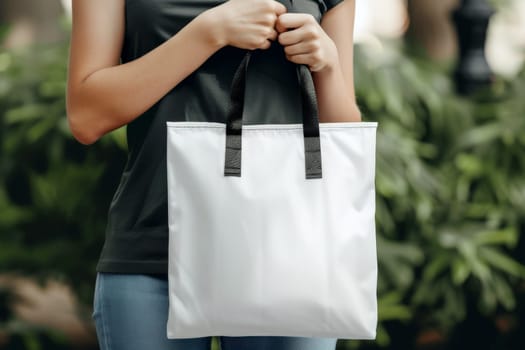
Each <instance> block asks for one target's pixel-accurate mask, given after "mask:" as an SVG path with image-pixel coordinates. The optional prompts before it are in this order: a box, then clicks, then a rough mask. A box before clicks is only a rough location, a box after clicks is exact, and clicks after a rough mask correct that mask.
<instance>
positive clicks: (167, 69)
mask: <svg viewBox="0 0 525 350" xmlns="http://www.w3.org/2000/svg"><path fill="white" fill-rule="evenodd" d="M214 21H215V19H214V17H213V15H210V13H209V12H208V11H205V12H203V13H202V14H201V15H199V16H197V17H196V18H195V19H194V20H193V21H191V22H190V23H189V24H188V25H186V26H185V27H184V28H183V29H181V30H180V31H179V32H178V33H177V34H176V35H174V36H173V37H172V38H170V39H169V40H167V41H166V42H164V43H163V44H161V45H159V46H158V47H156V48H155V49H153V50H152V51H150V52H148V53H147V54H145V55H144V56H142V57H140V58H137V59H135V60H133V61H131V62H128V63H125V64H120V65H115V66H112V67H107V68H103V69H100V70H97V71H95V72H94V73H92V74H90V75H89V76H87V77H86V78H84V79H83V80H82V81H81V82H78V83H77V84H76V85H75V88H69V89H68V96H67V114H68V120H69V123H70V127H71V130H72V132H73V135H74V136H75V137H76V138H77V139H78V140H79V141H80V142H82V143H84V144H91V143H93V142H95V141H96V140H98V139H99V138H100V137H101V136H103V135H104V134H106V133H107V132H109V131H111V130H114V129H116V128H119V127H121V126H123V125H125V124H128V123H129V122H130V121H132V120H134V119H135V118H137V117H138V116H139V115H141V114H142V113H144V112H145V111H146V110H148V109H149V108H150V107H151V106H152V105H154V104H155V103H156V102H157V101H158V100H159V99H160V98H162V96H164V95H165V94H166V93H168V92H169V91H170V90H171V89H172V88H173V87H174V86H176V85H177V84H178V83H179V82H181V81H182V80H184V79H185V78H186V77H187V76H188V75H190V74H191V73H192V72H194V71H195V70H196V69H197V68H198V67H199V66H200V65H202V64H203V63H204V62H205V61H206V60H207V59H208V58H209V57H210V56H211V55H212V54H214V53H215V52H216V51H217V50H218V49H220V48H221V46H223V45H224V44H223V43H222V42H221V40H219V38H216V37H215V35H214V32H213V27H214ZM68 84H69V82H68Z"/></svg>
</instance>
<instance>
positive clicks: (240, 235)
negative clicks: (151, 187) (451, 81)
mask: <svg viewBox="0 0 525 350" xmlns="http://www.w3.org/2000/svg"><path fill="white" fill-rule="evenodd" d="M167 124H168V128H167V132H168V135H167V136H168V145H167V171H168V207H169V231H170V232H169V235H170V237H169V301H170V307H169V318H168V324H167V335H168V338H191V337H202V336H214V335H222V336H254V335H273V336H307V337H337V338H343V339H373V338H375V333H376V325H377V292H376V290H377V288H376V285H377V254H376V240H375V186H374V183H375V141H376V129H377V123H376V122H339V123H320V124H319V125H320V127H319V129H320V142H321V155H322V172H323V173H322V178H321V179H305V164H304V162H305V161H304V139H303V130H302V125H301V124H275V125H274V124H271V125H268V124H266V125H244V126H243V127H242V129H243V130H242V162H241V177H235V176H224V158H225V154H224V152H225V138H226V136H225V129H226V127H225V124H221V123H212V122H187V121H186V122H168V123H167Z"/></svg>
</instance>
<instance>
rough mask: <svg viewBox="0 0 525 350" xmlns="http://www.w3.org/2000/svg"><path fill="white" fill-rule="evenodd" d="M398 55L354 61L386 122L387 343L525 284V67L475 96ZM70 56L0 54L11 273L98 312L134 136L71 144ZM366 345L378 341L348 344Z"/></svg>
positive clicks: (383, 270)
mask: <svg viewBox="0 0 525 350" xmlns="http://www.w3.org/2000/svg"><path fill="white" fill-rule="evenodd" d="M387 53H388V55H385V53H383V54H382V55H377V54H371V53H369V52H366V51H365V50H363V49H360V50H358V52H357V56H356V88H357V90H356V92H357V96H358V101H359V104H360V106H361V109H362V111H363V112H364V115H365V119H367V120H377V121H379V129H378V137H377V142H378V144H377V177H376V185H377V186H376V187H377V194H378V197H377V230H378V239H377V243H378V253H379V263H380V266H379V267H380V275H379V290H378V295H379V310H380V312H379V318H380V327H379V330H378V339H377V342H376V344H379V345H382V346H386V345H388V344H389V343H390V342H391V341H393V340H394V338H395V337H396V334H394V333H392V332H391V331H390V326H391V325H392V324H415V328H416V329H417V330H424V329H427V328H438V329H440V330H442V331H444V332H447V331H449V330H451V329H452V328H453V327H454V326H455V325H457V324H458V322H460V321H462V320H464V319H465V317H466V315H467V311H468V304H469V301H473V302H474V304H475V305H477V308H478V309H479V310H480V311H481V312H483V313H484V314H485V315H487V317H490V315H493V314H494V313H495V312H496V311H497V310H499V309H507V310H511V311H512V310H513V309H515V308H516V306H517V300H516V294H515V293H516V292H515V287H516V286H517V285H518V283H519V281H523V280H524V278H525V268H524V267H523V266H522V265H521V264H520V263H518V260H519V259H522V257H520V256H518V255H517V251H516V250H515V249H516V246H517V244H518V242H519V241H520V238H521V236H520V235H521V232H522V230H523V227H524V221H525V220H524V218H525V178H524V177H523V176H522V174H523V173H524V171H525V157H523V155H524V151H525V133H524V132H523V130H525V128H524V127H525V125H524V124H525V119H524V118H523V117H522V115H520V113H521V112H522V111H524V110H525V105H524V104H525V98H524V97H525V73H524V74H522V75H521V76H520V77H519V78H518V79H515V81H513V82H512V83H509V82H505V81H497V82H496V84H495V85H494V88H493V89H492V90H491V91H488V92H486V93H485V94H484V95H480V96H477V97H476V98H474V99H470V100H466V99H463V98H461V97H458V96H457V95H456V94H455V92H454V89H453V84H452V81H451V80H450V77H449V74H448V72H447V71H446V70H442V69H439V68H436V67H435V65H433V64H431V63H430V62H428V61H425V60H421V59H418V58H415V57H411V56H407V55H404V54H400V53H399V50H393V51H392V52H390V51H388V52H387ZM67 56H68V53H67V47H66V46H58V47H39V48H38V49H36V50H35V49H33V50H31V51H28V52H8V51H0V115H1V117H0V152H1V157H0V184H1V186H0V241H1V242H2V243H1V247H0V269H1V270H0V271H1V272H5V271H9V272H19V273H24V274H33V275H37V276H42V275H43V276H47V275H53V276H55V277H56V276H58V277H59V278H61V279H63V280H65V281H66V282H68V283H70V284H71V285H72V286H73V287H74V288H75V290H76V292H77V293H78V295H79V296H80V297H81V300H82V301H83V303H84V304H90V303H91V300H92V299H91V298H92V290H93V284H94V274H95V264H96V260H97V258H98V254H99V252H100V249H101V247H102V243H103V237H104V229H105V220H106V211H107V208H108V205H109V202H110V200H111V196H112V194H113V191H114V190H115V188H116V185H117V182H118V179H119V175H120V171H121V170H122V167H123V164H124V162H125V157H126V156H125V152H124V148H125V147H124V146H125V142H124V141H123V138H122V136H123V134H122V130H121V131H119V132H118V133H115V134H112V135H109V136H106V137H104V138H103V139H102V140H101V141H99V142H97V143H96V144H95V145H93V146H90V147H85V146H82V145H80V144H79V143H77V142H76V141H74V140H73V139H72V137H71V135H70V133H69V130H68V126H67V120H66V111H65V97H64V96H65V88H66V69H67V66H66V62H67V61H66V60H67ZM377 57H389V59H388V60H384V59H383V60H382V61H380V60H379V59H378V58H377ZM6 295H7V294H6V293H5V291H3V290H0V310H1V311H2V315H5V312H4V311H8V310H9V309H8V308H6V305H5V304H6V303H7V300H8V298H7V297H6ZM2 324H11V325H12V324H13V323H12V320H10V319H9V318H8V317H4V316H3V317H2V318H1V319H0V326H1V325H2ZM411 336H412V337H413V338H414V337H415V336H416V335H415V334H412V335H411ZM38 337H39V335H35V334H33V335H32V336H30V337H28V338H20V339H22V340H21V341H24V342H26V343H27V342H29V343H31V342H35V341H34V339H38ZM32 339H33V340H32ZM359 345H361V346H370V343H361V344H359V343H354V342H351V343H346V342H344V343H343V342H342V343H341V346H342V347H357V346H359Z"/></svg>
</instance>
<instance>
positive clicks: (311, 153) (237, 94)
mask: <svg viewBox="0 0 525 350" xmlns="http://www.w3.org/2000/svg"><path fill="white" fill-rule="evenodd" d="M250 57H251V51H248V52H247V53H246V55H245V56H244V58H243V59H242V61H241V64H240V65H239V68H238V69H237V71H236V72H235V75H234V77H233V82H232V89H231V101H230V109H229V111H228V115H227V121H226V153H225V161H224V176H238V177H240V176H241V154H242V151H241V150H242V125H243V118H242V112H243V107H244V92H245V90H246V76H247V71H248V65H249V63H250ZM296 72H297V77H298V80H299V87H300V89H301V101H302V112H303V136H304V161H305V173H306V179H320V178H322V166H321V142H320V138H319V110H318V107H317V98H316V95H315V87H314V83H313V79H312V75H311V74H310V70H309V69H308V67H307V66H306V65H303V64H297V65H296Z"/></svg>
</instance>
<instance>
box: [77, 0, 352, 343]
mask: <svg viewBox="0 0 525 350" xmlns="http://www.w3.org/2000/svg"><path fill="white" fill-rule="evenodd" d="M281 1H282V2H283V3H284V1H288V2H287V3H286V4H287V5H289V6H290V5H292V4H293V9H294V13H288V12H287V7H286V6H284V5H283V3H281V2H277V1H274V0H229V1H224V0H223V1H221V0H111V1H108V0H73V30H72V37H71V48H70V62H69V72H68V87H67V114H68V121H69V125H70V128H71V131H72V133H73V135H74V136H75V138H76V139H77V140H78V141H79V142H81V143H83V144H86V145H87V144H92V143H93V142H95V141H97V140H98V139H99V138H100V137H101V136H103V135H104V134H106V133H108V132H110V131H112V130H114V129H116V128H119V127H121V126H124V125H127V137H128V148H129V156H128V162H127V165H126V167H125V169H124V172H123V174H122V178H121V182H120V185H119V187H118V189H117V191H116V193H115V195H114V198H113V201H112V203H111V206H110V210H109V216H108V225H107V231H106V241H105V244H104V247H103V250H102V254H101V256H100V259H99V262H98V265H97V272H98V274H97V281H96V288H95V299H94V314H93V317H94V320H95V324H96V329H97V336H98V339H99V343H100V346H101V349H103V350H124V349H126V350H135V349H136V350H139V349H147V350H149V349H155V350H164V349H174V350H176V349H186V350H204V349H209V346H210V340H211V338H210V337H207V338H195V339H174V340H169V339H167V338H166V322H167V310H168V293H167V289H168V284H167V264H168V263H167V255H168V252H167V246H168V243H167V242H168V227H167V198H166V197H167V195H166V160H165V159H166V149H165V147H166V121H168V120H205V121H221V122H224V121H225V116H226V111H227V108H228V105H227V103H228V101H229V94H230V91H229V88H230V83H231V81H232V78H233V73H234V72H235V70H236V68H237V67H238V65H239V63H240V61H241V59H242V57H243V55H244V52H246V50H254V51H257V53H258V54H259V55H258V56H254V58H253V59H252V62H251V63H250V68H249V77H248V78H249V79H248V81H247V86H248V87H249V86H257V88H255V87H253V88H247V93H248V92H249V91H251V92H250V93H251V95H250V96H248V97H247V98H246V106H245V107H246V116H247V119H248V123H249V122H250V121H249V119H250V118H252V120H251V122H252V123H272V122H275V123H277V122H281V123H282V122H290V121H289V120H286V118H287V116H289V115H294V114H295V115H297V114H299V113H297V110H296V109H297V108H298V105H297V104H294V103H292V102H291V101H296V100H294V98H296V97H297V95H296V94H297V93H298V89H297V86H296V85H293V84H294V83H296V82H294V80H293V79H294V77H295V75H294V64H305V65H308V66H309V68H310V70H311V72H312V75H313V79H314V83H315V89H316V93H317V98H318V105H319V115H320V121H321V122H332V121H359V120H360V118H361V117H360V113H359V110H358V108H357V106H356V103H355V97H354V85H353V69H352V64H353V58H352V57H353V41H352V34H353V20H354V8H355V4H354V0H345V1H343V0H295V1H292V2H291V3H290V0H281ZM269 101H271V102H272V103H268V102H269ZM262 110H264V113H262ZM261 114H264V116H263V117H261ZM261 118H262V119H261ZM219 339H220V342H221V346H222V349H223V350H241V349H255V350H256V349H263V348H264V349H271V350H281V349H282V350H292V349H300V350H310V349H311V350H328V349H334V348H335V344H336V339H326V338H323V339H321V338H300V337H220V338H219Z"/></svg>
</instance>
